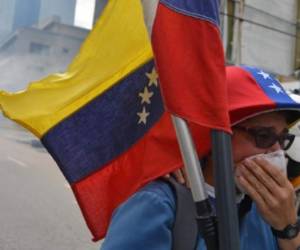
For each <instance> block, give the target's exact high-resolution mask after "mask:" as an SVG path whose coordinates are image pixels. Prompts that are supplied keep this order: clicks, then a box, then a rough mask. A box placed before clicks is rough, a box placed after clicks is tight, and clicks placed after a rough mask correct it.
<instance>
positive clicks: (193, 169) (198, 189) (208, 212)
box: [172, 115, 219, 250]
mask: <svg viewBox="0 0 300 250" xmlns="http://www.w3.org/2000/svg"><path fill="white" fill-rule="evenodd" d="M172 121H173V124H174V127H175V131H176V136H177V139H178V143H179V147H180V151H181V155H182V158H183V162H184V166H185V169H186V172H187V175H188V179H189V183H190V187H191V191H192V196H193V199H194V202H195V206H196V212H197V218H196V219H197V224H198V229H199V231H200V232H201V233H202V235H203V238H204V240H205V243H206V246H207V249H208V250H217V249H219V247H218V234H217V226H216V220H215V216H214V214H213V210H212V207H211V205H210V202H209V199H208V196H207V193H206V191H205V181H204V177H203V174H202V168H201V164H200V161H199V159H198V155H197V153H196V150H195V146H194V142H193V138H192V136H191V134H190V130H189V128H188V126H187V123H186V121H185V120H183V119H181V118H179V117H176V116H173V115H172Z"/></svg>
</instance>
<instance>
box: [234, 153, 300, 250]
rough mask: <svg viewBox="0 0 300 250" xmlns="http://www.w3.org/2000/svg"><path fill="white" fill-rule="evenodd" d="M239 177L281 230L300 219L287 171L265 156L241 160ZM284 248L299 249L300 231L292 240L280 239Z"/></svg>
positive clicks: (265, 218) (261, 211)
mask: <svg viewBox="0 0 300 250" xmlns="http://www.w3.org/2000/svg"><path fill="white" fill-rule="evenodd" d="M237 167H238V168H239V173H240V174H239V175H238V176H237V181H238V182H239V183H240V185H241V186H242V187H243V188H244V190H245V191H246V193H247V194H248V195H249V196H250V197H251V198H252V200H253V201H254V202H255V203H256V205H257V208H258V210H259V212H260V214H261V216H262V217H263V218H264V220H265V221H266V222H267V223H268V224H269V225H270V226H272V227H273V228H275V229H277V230H282V229H284V228H285V227H286V226H287V225H289V224H295V223H296V221H297V211H296V206H295V192H294V188H293V185H292V184H291V183H290V181H289V180H288V178H287V177H286V176H285V174H284V173H283V172H281V171H280V170H279V169H278V168H276V166H274V165H272V164H271V163H269V162H268V161H266V160H264V159H262V158H254V159H251V160H245V161H244V162H242V163H240V164H238V166H237ZM278 243H279V245H280V248H281V249H298V248H297V247H299V246H300V234H298V236H297V237H296V238H294V239H292V240H283V239H278Z"/></svg>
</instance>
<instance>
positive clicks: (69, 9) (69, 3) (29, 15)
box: [0, 0, 76, 39]
mask: <svg viewBox="0 0 300 250" xmlns="http://www.w3.org/2000/svg"><path fill="white" fill-rule="evenodd" d="M75 6H76V0H51V1H49V0H0V39H3V38H4V37H6V36H7V35H8V34H10V33H12V32H14V31H15V30H16V29H18V28H22V27H28V26H33V25H36V24H38V23H40V22H43V21H45V20H47V19H49V18H51V17H52V16H58V17H60V19H61V22H62V23H64V24H69V25H73V23H74V15H75Z"/></svg>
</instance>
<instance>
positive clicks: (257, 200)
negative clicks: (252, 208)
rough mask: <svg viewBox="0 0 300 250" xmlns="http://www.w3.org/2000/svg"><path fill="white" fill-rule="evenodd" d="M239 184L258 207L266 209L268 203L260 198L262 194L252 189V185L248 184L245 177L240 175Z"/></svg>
mask: <svg viewBox="0 0 300 250" xmlns="http://www.w3.org/2000/svg"><path fill="white" fill-rule="evenodd" d="M237 179H238V182H239V183H240V185H241V186H242V187H243V188H244V190H245V191H246V193H247V194H248V195H249V196H250V197H251V199H252V200H253V201H254V202H255V203H256V204H257V206H258V207H260V208H261V209H264V208H265V207H266V202H265V201H264V199H263V198H262V197H261V196H260V194H259V193H258V192H257V191H256V190H255V189H254V188H253V187H252V185H251V184H250V183H249V182H248V180H247V179H245V178H244V176H242V175H240V176H238V177H237Z"/></svg>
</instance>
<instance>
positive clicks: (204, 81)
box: [152, 4, 230, 131]
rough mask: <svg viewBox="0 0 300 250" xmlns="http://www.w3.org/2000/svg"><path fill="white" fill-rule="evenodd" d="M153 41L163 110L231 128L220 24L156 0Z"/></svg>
mask: <svg viewBox="0 0 300 250" xmlns="http://www.w3.org/2000/svg"><path fill="white" fill-rule="evenodd" d="M152 42H153V49H154V54H155V61H156V64H157V69H158V73H159V77H160V83H161V88H162V94H163V97H164V102H165V105H166V108H167V110H169V111H170V112H172V113H174V114H177V115H179V116H181V117H183V118H186V119H187V120H189V121H193V122H195V123H197V124H199V125H202V126H207V127H210V128H216V129H222V130H225V131H230V126H229V116H228V109H227V107H228V105H227V87H226V81H225V63H224V62H225V61H224V52H223V47H222V42H221V39H220V34H219V30H218V28H217V27H216V26H214V25H213V24H212V23H210V22H207V21H203V20H200V19H196V18H193V17H190V16H185V15H183V14H180V13H177V12H173V11H172V10H170V9H169V8H167V7H165V6H164V5H162V4H160V5H159V7H158V11H157V14H156V19H155V23H154V28H153V34H152Z"/></svg>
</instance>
